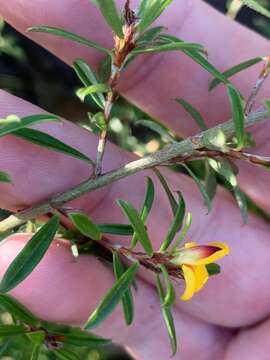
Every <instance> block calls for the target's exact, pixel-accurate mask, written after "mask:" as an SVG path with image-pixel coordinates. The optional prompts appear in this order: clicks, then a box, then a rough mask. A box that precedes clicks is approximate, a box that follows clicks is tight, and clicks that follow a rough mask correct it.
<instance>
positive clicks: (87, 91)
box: [76, 84, 110, 101]
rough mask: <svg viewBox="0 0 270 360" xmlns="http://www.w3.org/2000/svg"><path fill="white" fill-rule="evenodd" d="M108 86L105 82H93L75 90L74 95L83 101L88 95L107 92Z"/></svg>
mask: <svg viewBox="0 0 270 360" xmlns="http://www.w3.org/2000/svg"><path fill="white" fill-rule="evenodd" d="M109 91H110V88H109V86H108V85H106V84H95V85H90V86H87V87H86V88H81V89H79V90H77V91H76V95H77V96H78V98H79V99H80V100H81V101H84V100H85V98H86V97H87V96H88V95H92V94H97V93H106V92H109Z"/></svg>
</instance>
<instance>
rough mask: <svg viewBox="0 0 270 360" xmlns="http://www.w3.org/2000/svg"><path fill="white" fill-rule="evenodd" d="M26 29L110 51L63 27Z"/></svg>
mask: <svg viewBox="0 0 270 360" xmlns="http://www.w3.org/2000/svg"><path fill="white" fill-rule="evenodd" d="M28 31H30V32H42V33H47V34H52V35H56V36H60V37H63V38H65V39H68V40H71V41H75V42H77V43H79V44H82V45H85V46H88V47H90V48H94V49H97V50H99V51H102V52H104V53H106V54H110V53H111V51H110V50H109V49H106V48H104V47H103V46H101V45H99V44H97V43H96V42H94V41H91V40H88V39H85V38H84V37H82V36H80V35H77V34H74V33H72V32H70V31H66V30H64V29H59V28H56V27H52V26H46V25H44V26H33V27H31V28H29V29H28Z"/></svg>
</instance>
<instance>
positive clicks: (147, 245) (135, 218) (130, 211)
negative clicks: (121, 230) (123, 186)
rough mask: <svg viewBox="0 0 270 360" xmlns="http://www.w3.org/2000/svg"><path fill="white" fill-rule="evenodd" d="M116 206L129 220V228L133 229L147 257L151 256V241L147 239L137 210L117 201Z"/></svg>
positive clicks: (122, 201)
mask: <svg viewBox="0 0 270 360" xmlns="http://www.w3.org/2000/svg"><path fill="white" fill-rule="evenodd" d="M117 203H118V205H119V206H120V207H121V209H122V210H123V212H124V214H125V215H126V217H127V218H128V219H129V221H130V224H131V226H132V227H133V229H134V232H135V233H136V234H137V236H138V239H139V241H140V243H141V245H142V247H143V248H144V250H145V252H146V254H147V255H148V256H150V257H151V256H153V253H154V251H153V248H152V244H151V241H150V239H149V237H148V234H147V231H146V229H145V226H144V223H143V221H142V219H141V217H140V215H139V214H138V212H137V210H136V209H135V208H134V207H133V205H132V204H130V203H129V202H127V201H124V200H117Z"/></svg>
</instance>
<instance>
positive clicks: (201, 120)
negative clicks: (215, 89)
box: [175, 98, 207, 131]
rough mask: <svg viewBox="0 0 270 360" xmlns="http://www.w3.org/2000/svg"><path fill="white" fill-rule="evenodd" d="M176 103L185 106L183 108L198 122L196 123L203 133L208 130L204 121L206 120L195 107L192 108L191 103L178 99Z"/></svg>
mask: <svg viewBox="0 0 270 360" xmlns="http://www.w3.org/2000/svg"><path fill="white" fill-rule="evenodd" d="M175 101H176V102H177V103H178V104H180V105H182V106H183V108H184V109H185V110H186V111H187V112H188V113H189V115H190V116H191V117H192V118H193V119H194V120H195V121H196V123H197V124H198V126H199V128H200V129H201V130H203V131H204V130H207V125H206V123H205V121H204V118H203V117H202V115H201V114H200V113H199V112H198V110H196V109H195V107H194V106H192V105H191V104H190V103H189V102H187V101H186V100H184V99H180V98H177V99H175Z"/></svg>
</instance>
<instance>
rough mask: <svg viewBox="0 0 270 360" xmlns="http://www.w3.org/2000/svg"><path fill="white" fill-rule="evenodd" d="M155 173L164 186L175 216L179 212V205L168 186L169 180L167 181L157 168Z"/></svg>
mask: <svg viewBox="0 0 270 360" xmlns="http://www.w3.org/2000/svg"><path fill="white" fill-rule="evenodd" d="M154 172H155V174H156V175H157V177H158V179H159V181H160V184H161V185H162V187H163V189H164V191H165V193H166V195H167V197H168V200H169V203H170V206H171V209H172V213H173V215H175V214H176V212H177V208H178V204H177V201H176V200H175V197H174V196H173V193H172V192H171V189H170V188H169V185H168V184H167V180H166V179H165V177H164V176H163V175H162V174H161V172H160V171H159V170H158V169H157V168H155V169H154Z"/></svg>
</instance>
